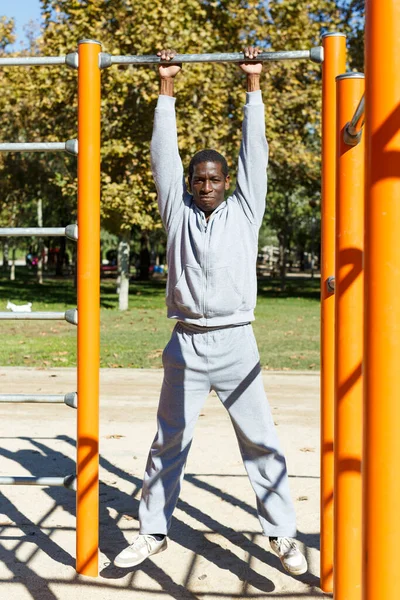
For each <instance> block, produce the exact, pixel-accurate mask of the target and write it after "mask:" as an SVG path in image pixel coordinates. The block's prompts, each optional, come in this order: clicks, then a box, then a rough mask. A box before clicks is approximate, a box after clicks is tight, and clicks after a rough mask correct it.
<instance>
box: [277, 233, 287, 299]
mask: <svg viewBox="0 0 400 600" xmlns="http://www.w3.org/2000/svg"><path fill="white" fill-rule="evenodd" d="M286 246H287V237H286V234H285V233H284V232H283V233H281V234H280V236H279V262H280V267H281V269H280V271H281V290H282V292H284V291H285V290H286Z"/></svg>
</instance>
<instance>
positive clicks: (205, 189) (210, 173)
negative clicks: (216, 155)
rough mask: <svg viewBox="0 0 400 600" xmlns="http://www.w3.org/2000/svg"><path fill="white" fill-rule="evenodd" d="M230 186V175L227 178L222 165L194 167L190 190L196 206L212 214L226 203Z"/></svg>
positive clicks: (210, 163) (205, 163) (211, 163)
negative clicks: (226, 193)
mask: <svg viewBox="0 0 400 600" xmlns="http://www.w3.org/2000/svg"><path fill="white" fill-rule="evenodd" d="M229 184H230V180H229V175H228V177H225V175H224V174H223V172H222V165H221V163H218V162H202V163H199V164H198V165H195V166H194V169H193V176H192V180H191V181H190V180H189V189H190V191H191V193H192V194H193V199H194V202H195V204H196V206H197V207H198V208H200V210H202V211H203V212H205V213H206V214H207V213H208V214H210V213H212V212H213V211H214V210H215V209H216V208H217V207H218V206H219V205H220V204H221V203H222V202H223V201H224V199H225V191H226V190H229Z"/></svg>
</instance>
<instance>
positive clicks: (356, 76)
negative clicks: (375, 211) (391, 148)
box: [333, 73, 365, 600]
mask: <svg viewBox="0 0 400 600" xmlns="http://www.w3.org/2000/svg"><path fill="white" fill-rule="evenodd" d="M336 90H337V93H336V100H337V117H336V129H337V141H336V156H337V159H336V252H335V254H336V273H335V323H336V327H335V427H334V429H335V443H334V457H335V477H334V491H335V503H334V572H333V576H334V585H333V588H334V592H335V600H347V599H348V598H351V600H361V562H362V561H361V548H362V535H361V534H362V517H361V506H362V480H361V460H362V420H363V388H362V360H363V303H364V278H363V248H364V154H365V153H364V137H365V136H364V135H362V136H361V140H360V142H359V143H358V144H357V145H356V146H349V145H347V144H346V143H345V141H344V131H345V126H346V125H347V124H348V122H349V121H350V120H351V118H352V117H353V114H354V111H355V109H356V108H357V106H358V103H359V101H360V99H361V98H362V95H363V93H364V75H363V74H360V73H347V74H345V75H340V76H339V77H337V79H336Z"/></svg>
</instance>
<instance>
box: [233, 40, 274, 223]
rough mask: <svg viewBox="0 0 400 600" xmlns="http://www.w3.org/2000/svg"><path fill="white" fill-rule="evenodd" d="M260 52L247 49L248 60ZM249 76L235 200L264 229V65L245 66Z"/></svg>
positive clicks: (265, 145) (265, 142)
mask: <svg viewBox="0 0 400 600" xmlns="http://www.w3.org/2000/svg"><path fill="white" fill-rule="evenodd" d="M260 52H261V50H258V49H257V48H253V47H249V48H245V51H244V54H245V56H246V57H248V58H256V57H257V55H258V54H259V53H260ZM240 68H241V69H242V71H244V72H245V73H246V75H247V94H246V104H245V106H244V119H243V126H242V143H241V146H240V153H239V161H238V171H237V183H236V189H235V191H234V193H233V196H234V197H235V198H236V199H237V200H238V201H239V203H240V205H241V206H242V208H243V211H244V212H245V214H246V216H247V218H248V219H249V220H250V221H251V222H253V223H254V224H256V225H258V226H260V225H261V223H262V219H263V215H264V211H265V196H266V194H267V172H266V171H267V165H268V143H267V140H266V137H265V115H264V104H263V101H262V97H261V90H260V76H261V72H262V63H246V62H244V63H241V64H240Z"/></svg>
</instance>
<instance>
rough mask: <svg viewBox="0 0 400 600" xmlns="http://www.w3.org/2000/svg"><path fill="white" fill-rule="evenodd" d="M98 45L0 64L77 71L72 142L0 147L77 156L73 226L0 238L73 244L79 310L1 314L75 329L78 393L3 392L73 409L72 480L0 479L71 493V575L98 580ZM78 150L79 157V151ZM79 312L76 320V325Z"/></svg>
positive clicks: (5, 398)
mask: <svg viewBox="0 0 400 600" xmlns="http://www.w3.org/2000/svg"><path fill="white" fill-rule="evenodd" d="M100 49H101V48H100V44H99V42H96V41H94V40H82V41H81V42H80V43H79V46H78V52H77V53H73V54H69V55H67V56H66V57H65V56H64V57H24V58H22V59H16V58H0V67H2V66H28V65H37V66H40V65H62V64H64V65H68V66H70V67H73V68H77V69H78V139H77V140H68V141H67V142H60V143H58V142H51V143H22V144H21V143H18V144H16V143H10V144H8V143H2V144H0V151H1V152H54V151H65V152H68V153H71V154H74V155H77V157H78V225H79V233H78V226H77V225H74V224H73V225H68V226H67V227H60V228H46V227H35V228H21V229H17V228H3V229H0V237H9V236H41V237H43V236H46V235H51V236H66V237H67V238H69V239H72V240H75V241H77V244H78V278H77V281H78V308H77V309H71V310H67V311H65V312H31V313H10V312H5V313H0V320H1V319H46V320H48V319H65V320H66V321H67V322H69V323H72V324H75V325H77V327H78V361H77V362H78V372H77V379H78V386H77V393H75V392H70V393H68V394H66V395H49V396H43V395H27V394H20V395H15V394H3V395H0V401H1V402H12V403H16V402H46V403H53V402H59V403H65V404H66V405H67V406H70V407H72V408H77V422H78V427H77V465H76V474H75V473H74V474H68V475H66V476H62V477H0V484H2V485H40V486H64V487H66V488H68V489H72V490H76V492H77V525H76V530H77V536H76V557H77V558H76V569H77V571H78V572H79V573H83V574H85V575H92V576H97V574H98V529H99V525H98V507H99V500H98V498H99V493H98V439H99V362H100V361H99V352H100V350H99V348H100V334H99V330H100V309H99V306H100V289H99V288H100V273H99V255H100V68H99V54H100ZM78 147H79V152H78ZM78 314H79V319H78Z"/></svg>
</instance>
